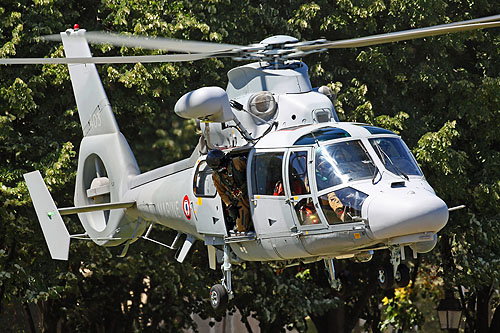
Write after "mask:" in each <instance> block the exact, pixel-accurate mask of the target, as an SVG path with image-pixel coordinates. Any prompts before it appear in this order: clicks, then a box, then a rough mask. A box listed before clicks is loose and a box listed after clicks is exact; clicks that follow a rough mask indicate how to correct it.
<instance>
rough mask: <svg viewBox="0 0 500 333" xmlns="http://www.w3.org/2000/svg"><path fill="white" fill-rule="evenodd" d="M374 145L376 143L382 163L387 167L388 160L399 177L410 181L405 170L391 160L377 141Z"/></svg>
mask: <svg viewBox="0 0 500 333" xmlns="http://www.w3.org/2000/svg"><path fill="white" fill-rule="evenodd" d="M373 143H375V147H376V148H377V150H378V152H379V156H380V158H381V159H382V163H384V165H386V162H385V160H386V159H387V160H388V161H389V163H390V164H391V165H392V166H393V167H394V170H396V173H397V174H398V176H401V177H402V178H404V179H406V180H408V181H410V177H408V175H407V174H406V173H404V172H403V170H401V169H400V168H399V167H398V166H397V165H396V164H394V162H393V161H392V160H391V158H390V157H389V155H388V154H387V153H386V152H385V151H384V150H383V149H382V148H381V147H380V146H379V144H378V143H377V141H375V140H374V141H373Z"/></svg>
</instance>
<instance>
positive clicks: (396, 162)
mask: <svg viewBox="0 0 500 333" xmlns="http://www.w3.org/2000/svg"><path fill="white" fill-rule="evenodd" d="M370 144H371V145H372V147H373V149H374V150H375V152H376V153H377V155H378V157H379V158H380V160H381V161H382V163H384V166H385V168H386V169H387V170H389V171H390V172H392V173H395V174H397V175H402V176H405V175H417V176H422V172H421V171H420V168H419V167H418V165H417V162H415V159H414V158H413V156H412V155H411V153H410V151H409V150H408V148H406V145H405V144H404V143H403V141H402V140H401V139H399V138H394V137H392V138H390V137H383V138H374V139H370Z"/></svg>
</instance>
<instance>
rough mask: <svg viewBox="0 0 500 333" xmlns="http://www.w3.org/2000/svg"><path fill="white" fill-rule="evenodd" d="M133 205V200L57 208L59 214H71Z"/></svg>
mask: <svg viewBox="0 0 500 333" xmlns="http://www.w3.org/2000/svg"><path fill="white" fill-rule="evenodd" d="M133 205H135V201H128V202H114V203H104V204H95V205H89V206H80V207H66V208H59V209H58V210H59V213H60V214H61V215H71V214H79V213H88V212H96V211H100V210H111V209H120V208H130V207H132V206H133Z"/></svg>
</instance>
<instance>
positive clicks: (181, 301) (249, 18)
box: [0, 0, 500, 332]
mask: <svg viewBox="0 0 500 333" xmlns="http://www.w3.org/2000/svg"><path fill="white" fill-rule="evenodd" d="M496 11H498V2H497V1H487V0H485V1H475V2H474V1H467V2H463V1H458V0H456V1H447V2H443V1H438V0H427V1H372V0H358V1H350V0H348V1H342V2H336V3H331V2H329V1H325V0H319V1H314V2H307V3H304V2H302V1H294V0H278V1H274V2H272V3H271V2H269V3H267V2H266V3H261V2H259V1H253V0H252V1H251V0H242V1H239V2H231V1H230V0H218V1H217V0H213V1H208V0H207V1H188V0H186V1H134V0H113V1H106V2H103V3H96V2H95V1H88V0H83V1H62V0H54V1H41V0H36V1H33V2H31V1H11V2H8V1H3V2H1V3H0V56H2V57H44V56H62V55H63V49H62V46H61V45H60V44H58V43H49V42H44V41H40V40H38V37H39V36H41V35H46V34H52V33H58V32H60V31H64V30H65V29H66V28H69V27H71V26H72V25H73V24H74V23H78V24H79V25H80V26H81V27H82V28H85V29H87V30H107V31H120V32H129V33H135V34H143V35H151V36H166V37H174V38H189V39H195V40H208V41H214V42H225V43H234V44H242V45H244V44H248V43H252V42H258V41H260V40H262V39H264V38H265V37H268V36H270V35H276V34H289V35H293V36H296V37H297V38H299V39H303V40H307V39H316V38H319V37H325V38H327V39H329V40H336V39H343V38H353V37H359V36H365V35H370V34H376V33H384V32H391V31H397V30H405V29H410V28H416V27H424V26H429V25H435V24H442V23H448V22H452V21H460V20H465V19H471V18H476V17H482V16H488V15H493V14H498V13H497V12H496ZM499 45H500V44H499V29H498V28H497V29H490V30H487V31H477V32H469V33H460V34H453V35H444V36H439V37H432V38H425V39H418V40H413V41H407V42H400V43H392V44H387V45H381V46H373V47H366V48H360V49H346V50H332V51H329V52H327V53H322V54H319V55H312V56H308V57H307V58H305V59H304V60H305V61H306V63H307V64H308V65H309V66H310V74H311V79H312V81H313V85H314V86H319V85H322V84H325V83H331V84H332V86H333V87H334V88H335V89H336V90H337V92H338V104H337V111H338V113H339V116H340V117H341V119H342V120H351V121H362V122H369V123H373V124H376V125H380V126H384V127H386V128H389V129H392V130H394V131H396V132H398V133H400V135H401V136H402V137H403V139H404V140H405V141H406V142H407V143H408V145H409V146H410V147H411V148H412V150H413V152H414V153H415V155H416V157H417V159H418V161H419V163H420V165H421V166H422V168H423V169H424V173H425V174H426V177H427V179H428V180H429V182H430V183H431V184H432V185H433V186H434V188H435V190H436V192H437V193H438V195H440V196H441V197H442V198H443V199H444V200H445V201H446V202H447V203H448V205H449V206H455V205H458V204H466V205H467V209H466V210H462V211H458V212H454V213H451V215H450V221H449V223H448V225H447V226H446V227H445V229H444V230H443V231H442V232H441V234H442V235H444V236H445V237H443V238H442V240H441V241H445V242H446V245H447V246H438V247H436V249H435V250H434V251H433V252H432V253H431V254H427V255H424V256H423V259H418V260H416V261H414V262H412V266H413V268H414V272H413V274H414V276H417V275H418V276H420V277H421V279H422V281H427V280H426V279H429V276H432V275H431V274H430V273H429V272H430V271H431V270H432V271H434V270H437V271H438V277H439V278H440V279H444V280H446V281H447V283H448V285H450V286H451V287H452V288H454V289H455V290H456V295H457V297H460V299H461V301H462V304H463V305H464V306H467V310H466V311H465V313H466V319H467V321H466V331H467V332H487V331H488V316H489V313H490V312H491V311H492V310H494V309H495V308H497V306H498V304H499V300H498V296H496V295H497V292H496V290H498V285H499V280H500V276H499V274H500V273H499V271H500V270H499V268H500V267H499V260H500V259H499V258H500V253H499V252H500V239H499V234H500V230H499V227H498V218H497V216H498V213H499V210H500V208H499V205H498V200H499V197H500V153H499V150H498V147H499V143H500V142H499V139H500V131H498V130H497V124H498V123H499V120H500V77H499V75H500V74H499V73H500V62H499V61H498V59H499V58H500V57H499V56H500V54H499V53H500V49H499ZM92 50H93V53H94V55H96V56H97V55H131V54H145V53H147V54H151V53H153V54H158V53H160V51H155V52H150V51H144V50H138V49H130V48H111V47H109V46H106V45H101V46H94V47H92ZM236 65H239V63H237V62H234V61H231V60H217V59H210V60H202V61H198V62H193V63H183V64H144V65H142V64H135V65H101V66H98V70H99V72H100V74H101V78H102V80H103V83H104V85H105V89H106V92H107V94H108V97H109V98H110V101H111V104H112V105H113V108H114V111H115V114H116V117H117V120H118V123H119V125H120V127H121V130H122V132H123V133H124V135H125V136H126V137H127V139H128V141H129V143H130V144H131V146H132V149H133V151H134V154H135V155H136V157H137V160H138V162H139V164H140V166H141V168H142V171H146V170H149V169H151V168H154V167H157V166H160V165H163V164H166V163H170V162H172V161H175V160H177V159H179V158H182V157H185V156H187V155H189V154H190V151H191V149H192V148H193V147H194V145H195V143H196V140H197V133H196V128H195V123H194V122H193V121H185V120H181V119H180V118H179V117H177V116H176V115H175V114H174V113H173V112H172V109H173V105H174V104H175V102H176V100H177V98H179V97H180V96H181V95H182V94H184V93H185V92H187V91H190V90H192V89H195V88H197V87H201V86H208V85H218V86H222V87H225V85H226V84H227V79H226V76H225V72H226V71H227V70H229V69H230V68H232V67H234V66H236ZM80 140H81V129H80V125H79V121H78V116H77V112H76V106H75V102H74V97H73V95H72V90H71V85H70V81H69V75H68V71H67V68H66V67H65V66H61V65H44V66H40V65H37V66H2V67H1V68H0V154H1V157H2V159H1V160H0V198H1V202H2V203H3V205H2V206H1V207H0V326H1V327H11V328H12V330H13V331H16V330H21V329H25V330H31V331H35V329H42V330H46V331H58V330H59V331H99V332H113V331H116V332H122V331H130V330H133V329H137V330H141V331H142V330H152V331H158V330H163V331H173V332H177V331H179V330H180V329H181V328H186V327H190V326H192V325H194V324H193V322H192V320H191V317H190V314H191V313H198V314H199V315H200V316H201V317H202V318H206V317H208V316H214V315H215V316H216V318H220V315H218V314H214V313H213V312H212V310H211V308H210V306H209V304H208V302H207V291H208V289H209V286H210V285H211V284H212V283H213V282H214V281H216V280H217V279H220V272H214V271H210V270H209V269H208V267H207V266H208V265H207V263H206V250H205V249H204V248H203V246H202V245H201V244H197V247H196V249H195V251H197V252H199V253H200V255H191V256H189V258H188V259H187V260H186V262H185V264H183V265H179V264H177V263H176V261H175V260H173V253H171V252H168V251H167V250H165V249H158V248H157V247H156V246H153V245H151V244H147V243H144V242H137V243H136V244H134V245H133V246H132V247H131V250H130V251H129V255H128V256H127V257H126V258H124V259H121V258H117V257H116V255H117V253H118V251H119V249H111V250H110V249H105V248H99V247H97V246H95V245H94V244H93V243H88V242H74V243H73V244H72V246H71V253H70V260H69V261H68V262H56V261H52V260H51V259H50V256H49V254H48V251H47V248H46V245H45V242H44V240H43V237H42V234H41V232H40V228H39V226H38V223H37V222H36V220H37V219H36V216H35V213H34V210H33V208H32V206H31V203H30V199H29V195H28V193H27V189H26V186H25V184H24V182H23V178H22V174H23V173H25V172H28V171H32V170H34V169H39V170H41V172H42V174H43V175H44V178H45V180H46V182H47V184H48V185H49V189H50V191H51V193H52V195H53V197H54V198H55V200H56V202H57V204H58V205H59V206H70V205H72V196H73V188H74V177H75V172H76V171H75V170H76V161H77V157H76V152H77V151H78V146H79V142H80ZM66 222H67V224H68V225H69V228H70V229H71V231H72V232H77V231H81V227H79V223H78V222H77V220H76V219H69V218H68V219H67V220H66ZM171 236H172V235H171V234H170V233H169V232H168V231H163V232H159V234H158V237H160V238H162V237H163V238H165V239H168V238H169V237H171ZM407 257H410V255H407ZM386 260H387V253H384V252H382V253H379V254H377V256H376V257H375V258H374V260H373V261H372V262H370V263H367V264H354V263H351V262H349V261H342V262H339V267H338V268H339V269H340V270H341V271H343V277H344V283H345V284H346V285H347V286H348V287H347V288H345V289H344V291H343V292H340V293H339V292H336V291H334V290H332V289H331V288H329V286H328V281H327V278H326V275H325V271H324V266H323V263H322V262H320V263H317V264H310V265H305V266H300V267H295V268H293V267H292V268H288V269H285V270H284V271H282V272H281V271H278V272H281V273H280V274H277V271H276V268H275V267H273V266H270V265H267V264H261V263H246V264H243V265H242V266H241V267H238V268H237V269H236V270H235V274H234V275H235V278H234V282H235V283H234V285H235V288H236V293H237V295H238V297H237V298H236V300H235V301H234V303H233V305H234V306H235V307H236V308H237V309H239V310H240V312H241V313H242V314H243V315H244V316H245V315H252V316H255V317H256V318H257V319H258V320H259V321H260V325H261V328H262V330H263V331H266V332H270V331H277V330H281V329H283V328H284V327H289V328H291V327H295V328H297V329H298V330H300V331H303V330H306V326H307V324H306V322H305V320H304V318H305V317H306V316H310V318H311V319H312V320H313V321H314V323H315V324H316V327H317V328H318V330H319V331H321V332H327V331H330V332H340V331H351V329H352V328H353V327H354V325H355V324H356V322H357V319H358V318H363V319H365V320H366V326H367V328H368V327H369V328H370V329H371V330H372V331H374V332H376V331H379V330H380V329H381V328H383V326H384V323H387V322H390V323H392V325H394V326H397V327H399V328H408V327H409V326H411V325H413V324H415V323H420V324H421V323H422V320H423V319H422V316H421V315H419V312H418V309H417V308H416V307H415V304H414V303H413V302H414V301H416V300H417V298H419V297H421V296H422V295H427V294H429V295H430V296H431V297H433V299H434V301H435V303H436V304H437V300H436V299H437V297H438V296H439V291H440V288H441V287H440V286H439V285H437V286H434V287H431V288H429V287H423V286H422V285H423V284H419V283H417V284H414V285H412V286H411V287H409V288H407V290H406V291H404V292H403V291H398V292H397V293H395V294H393V293H384V292H382V291H381V290H379V289H378V288H377V287H376V285H375V282H374V277H373V272H374V269H375V267H376V266H377V264H379V263H381V262H383V261H386ZM443 262H447V263H449V264H448V265H447V268H446V269H443ZM431 268H432V269H431ZM417 273H418V274H417ZM462 287H463V288H462ZM144 297H147V299H146V298H144ZM385 297H386V298H385ZM381 303H382V304H384V307H383V308H382V309H380V308H379V304H381ZM403 313H410V314H411V315H410V316H406V317H405V316H402V315H401V314H403ZM398 314H399V316H398ZM498 317H500V311H498V313H495V318H498ZM13 318H14V319H16V320H13ZM395 318H402V319H397V320H396V319H395ZM38 325H42V326H43V327H38ZM37 327H38V328H37ZM492 332H493V330H492Z"/></svg>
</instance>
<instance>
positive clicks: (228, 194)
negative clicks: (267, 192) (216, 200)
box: [206, 149, 251, 234]
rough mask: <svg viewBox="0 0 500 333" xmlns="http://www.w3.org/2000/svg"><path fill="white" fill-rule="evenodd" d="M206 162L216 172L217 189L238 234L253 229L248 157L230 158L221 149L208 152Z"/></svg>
mask: <svg viewBox="0 0 500 333" xmlns="http://www.w3.org/2000/svg"><path fill="white" fill-rule="evenodd" d="M206 162H207V164H208V166H209V167H210V168H212V170H214V173H213V176H212V179H213V181H214V185H215V188H216V189H217V192H218V193H219V195H220V197H221V199H222V201H223V202H224V204H225V205H226V207H227V210H228V213H229V217H230V218H231V219H233V221H235V222H236V229H237V231H238V233H243V234H244V233H247V232H249V231H250V228H251V219H250V206H249V200H248V192H247V182H246V167H247V161H246V157H241V156H237V157H234V158H230V157H229V156H228V155H226V154H224V152H223V151H222V150H220V149H212V150H210V151H209V152H208V155H207V159H206Z"/></svg>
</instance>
